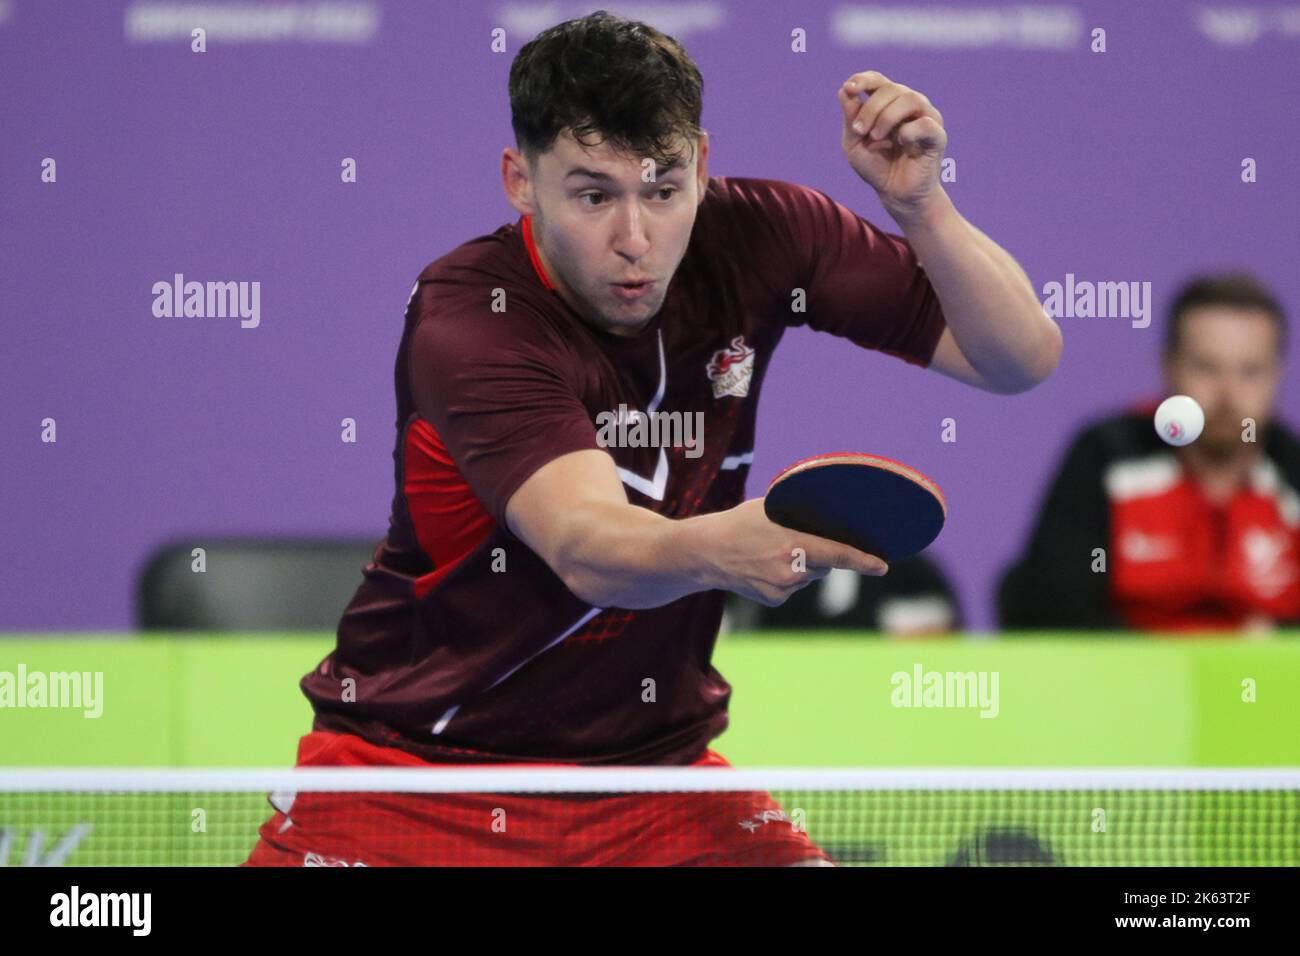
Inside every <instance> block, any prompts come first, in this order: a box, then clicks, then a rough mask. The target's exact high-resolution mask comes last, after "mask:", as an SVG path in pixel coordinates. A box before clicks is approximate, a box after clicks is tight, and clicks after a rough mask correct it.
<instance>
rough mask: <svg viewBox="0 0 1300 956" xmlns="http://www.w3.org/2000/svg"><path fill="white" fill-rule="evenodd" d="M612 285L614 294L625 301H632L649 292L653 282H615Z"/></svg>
mask: <svg viewBox="0 0 1300 956" xmlns="http://www.w3.org/2000/svg"><path fill="white" fill-rule="evenodd" d="M613 286H614V294H615V295H617V296H618V297H619V298H620V299H623V300H625V301H627V302H633V301H635V300H637V299H639V298H641V297H642V296H643V295H645V294H646V293H647V292H649V291H650V289H651V288H653V286H654V282H652V281H646V282H616V283H614V284H613Z"/></svg>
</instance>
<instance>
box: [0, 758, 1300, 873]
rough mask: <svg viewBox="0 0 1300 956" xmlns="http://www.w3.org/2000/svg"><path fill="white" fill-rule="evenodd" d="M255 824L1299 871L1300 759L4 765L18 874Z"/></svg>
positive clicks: (225, 837)
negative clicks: (1086, 765) (1042, 763)
mask: <svg viewBox="0 0 1300 956" xmlns="http://www.w3.org/2000/svg"><path fill="white" fill-rule="evenodd" d="M769 797H770V801H769V800H768V798H769ZM277 808H278V809H277ZM259 828H261V829H262V832H263V834H265V835H267V836H268V837H269V839H270V841H271V843H272V844H273V845H275V846H277V847H280V848H282V849H283V851H284V852H283V853H282V854H280V856H279V862H284V863H288V864H292V865H355V864H358V863H360V864H363V865H370V866H373V865H384V864H397V865H403V864H404V865H450V866H458V865H459V866H474V865H497V864H501V865H530V864H536V865H676V864H683V865H689V864H698V865H710V864H714V865H724V864H738V865H748V864H753V865H768V864H777V863H784V862H789V859H790V857H791V855H792V850H791V847H792V845H793V846H795V847H796V850H795V851H794V855H795V856H799V855H800V854H799V852H798V851H797V846H799V845H801V844H800V841H801V840H802V839H804V838H806V840H807V841H809V842H810V844H811V845H814V846H815V847H816V848H818V849H819V850H820V851H822V852H824V854H825V855H826V856H828V857H829V858H830V859H831V860H832V861H833V862H834V863H836V864H838V865H841V866H1237V865H1241V866H1294V865H1297V864H1300V771H1295V770H1180V771H1175V770H1168V771H1137V770H1043V771H1035V770H978V771H976V770H967V771H953V770H942V771H941V770H919V769H918V770H738V769H727V768H631V767H621V768H567V767H564V768H560V767H557V768H536V767H527V768H478V767H469V768H453V769H441V768H439V769H405V768H401V769H399V768H310V769H299V770H293V771H251V770H240V771H231V770H138V771H123V770H76V769H66V770H0V865H5V864H8V865H29V866H30V865H70V866H119V865H126V866H232V865H237V864H240V863H243V862H244V861H245V860H247V859H248V857H249V854H250V852H251V851H252V850H253V848H254V845H255V844H256V843H257V842H258V838H259ZM295 828H296V829H295Z"/></svg>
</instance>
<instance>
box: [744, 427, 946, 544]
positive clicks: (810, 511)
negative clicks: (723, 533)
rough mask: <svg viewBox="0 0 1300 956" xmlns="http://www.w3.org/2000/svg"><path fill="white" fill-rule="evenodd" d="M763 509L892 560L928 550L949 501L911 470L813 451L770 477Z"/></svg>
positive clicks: (783, 521)
mask: <svg viewBox="0 0 1300 956" xmlns="http://www.w3.org/2000/svg"><path fill="white" fill-rule="evenodd" d="M763 510H764V511H765V512H766V513H767V517H768V518H769V519H770V520H771V521H774V522H775V523H776V524H779V525H783V526H784V527H787V528H791V529H793V530H795V531H803V532H806V533H808V534H815V535H817V536H819V537H822V538H830V539H831V540H832V541H839V542H840V543H841V544H847V545H851V546H852V547H855V548H857V549H858V550H859V551H866V552H867V553H868V554H874V555H876V556H877V557H879V558H883V559H884V560H885V561H897V560H898V559H899V558H906V557H910V556H911V555H914V554H917V553H918V552H920V551H923V550H925V548H927V547H928V546H929V545H930V543H931V542H932V541H934V539H935V538H936V537H938V536H939V532H940V530H942V528H943V523H944V520H945V519H946V518H947V517H948V505H947V503H946V502H945V501H944V498H943V492H942V491H940V490H939V486H938V485H936V484H935V483H934V482H933V481H931V480H930V479H929V478H927V477H926V476H925V475H923V474H921V473H920V472H919V471H917V470H916V469H914V468H909V467H908V466H907V465H904V464H901V463H899V462H896V461H893V460H892V459H889V458H881V457H880V456H879V455H864V454H859V453H855V452H837V453H833V454H827V455H815V456H813V457H812V458H805V459H803V460H802V461H797V462H795V463H794V464H793V465H791V466H790V467H789V468H786V469H785V470H784V471H782V472H781V473H780V474H779V475H777V476H776V477H775V478H773V479H772V483H771V484H770V485H768V487H767V494H766V495H765V496H764V498H763Z"/></svg>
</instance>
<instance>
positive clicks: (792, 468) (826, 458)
mask: <svg viewBox="0 0 1300 956" xmlns="http://www.w3.org/2000/svg"><path fill="white" fill-rule="evenodd" d="M842 463H850V464H861V465H875V466H878V467H883V468H886V469H888V470H889V471H892V472H894V473H895V474H898V475H902V476H903V477H904V478H908V479H910V480H912V481H914V482H916V483H917V484H918V485H920V486H921V487H922V488H924V489H925V490H926V491H928V492H930V494H932V495H934V497H935V500H937V501H938V502H939V508H940V510H942V511H943V517H944V521H947V520H948V502H947V500H946V499H945V498H944V496H943V491H942V489H940V488H939V486H938V485H937V484H936V483H935V482H934V480H933V479H932V478H930V477H929V476H928V475H925V474H922V473H921V472H919V471H917V470H916V469H915V468H913V467H912V466H911V465H905V464H903V463H902V462H901V461H895V460H894V459H892V458H886V457H885V456H884V455H868V454H867V453H866V452H860V451H832V452H824V453H822V454H820V455H812V456H810V457H808V458H801V459H799V460H798V461H796V462H795V463H794V464H793V465H789V466H787V467H786V468H783V469H782V470H781V471H780V473H778V474H777V476H776V477H775V478H773V479H772V480H771V481H770V482H768V485H767V491H771V490H772V488H773V486H774V485H776V483H777V482H778V481H780V480H781V479H783V478H786V477H788V476H790V475H792V474H795V473H796V472H800V471H808V470H810V469H813V468H819V467H821V466H822V465H832V464H842ZM763 494H764V495H765V496H766V494H767V492H764V493H763Z"/></svg>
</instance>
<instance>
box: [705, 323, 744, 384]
mask: <svg viewBox="0 0 1300 956" xmlns="http://www.w3.org/2000/svg"><path fill="white" fill-rule="evenodd" d="M708 374H709V381H710V382H712V383H713V397H714V398H722V397H724V396H726V395H731V396H734V397H735V398H744V397H745V396H746V395H748V394H749V380H750V379H751V378H753V376H754V350H753V349H751V348H750V347H749V346H748V345H746V344H745V337H744V336H743V335H737V336H736V337H735V338H734V339H732V340H731V345H730V346H729V347H727V348H725V349H719V350H718V351H716V352H714V353H713V358H711V359H709V365H708Z"/></svg>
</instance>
